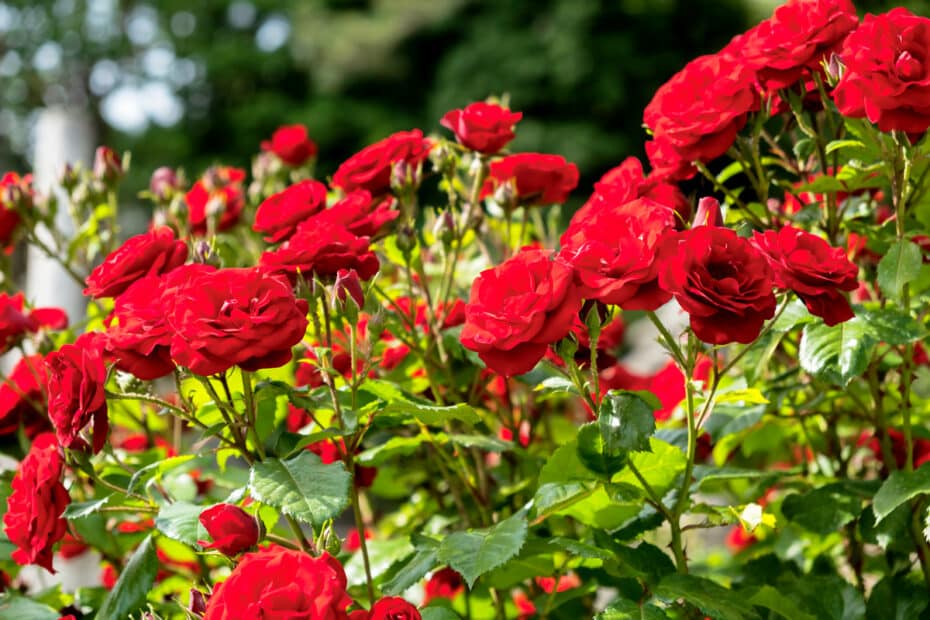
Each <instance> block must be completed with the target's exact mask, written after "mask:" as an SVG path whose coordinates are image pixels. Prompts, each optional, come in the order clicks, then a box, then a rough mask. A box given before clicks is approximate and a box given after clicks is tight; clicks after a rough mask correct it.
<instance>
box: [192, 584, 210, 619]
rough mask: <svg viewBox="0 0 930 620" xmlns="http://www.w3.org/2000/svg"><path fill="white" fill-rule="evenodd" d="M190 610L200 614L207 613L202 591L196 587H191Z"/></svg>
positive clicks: (205, 600)
mask: <svg viewBox="0 0 930 620" xmlns="http://www.w3.org/2000/svg"><path fill="white" fill-rule="evenodd" d="M190 610H191V612H192V613H195V614H197V615H198V616H202V615H204V614H205V613H207V599H206V598H205V597H204V595H203V592H201V591H200V590H198V589H197V588H191V606H190Z"/></svg>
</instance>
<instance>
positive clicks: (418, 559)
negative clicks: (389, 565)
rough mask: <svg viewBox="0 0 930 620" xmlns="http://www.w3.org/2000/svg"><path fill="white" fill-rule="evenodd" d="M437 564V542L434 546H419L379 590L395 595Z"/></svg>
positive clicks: (422, 576) (417, 580)
mask: <svg viewBox="0 0 930 620" xmlns="http://www.w3.org/2000/svg"><path fill="white" fill-rule="evenodd" d="M427 540H428V539H427ZM438 564H439V544H438V543H436V544H435V546H432V545H431V546H428V547H423V548H419V549H417V551H416V553H415V554H414V555H413V557H412V558H410V560H409V561H408V562H407V563H406V564H404V566H403V567H402V568H401V569H400V570H399V571H397V572H396V573H395V574H394V576H393V577H392V578H391V579H390V580H388V581H387V582H386V583H385V584H384V585H383V586H381V591H382V592H384V593H385V594H387V595H389V596H397V595H399V594H401V593H403V592H404V591H405V590H407V588H409V587H411V586H413V585H415V584H416V583H418V582H419V581H420V580H421V579H423V578H424V577H425V576H426V574H427V573H428V572H429V571H431V570H433V569H434V568H436V566H437V565H438Z"/></svg>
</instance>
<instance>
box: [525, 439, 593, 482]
mask: <svg viewBox="0 0 930 620" xmlns="http://www.w3.org/2000/svg"><path fill="white" fill-rule="evenodd" d="M595 479H596V476H595V475H594V474H593V473H591V470H589V469H588V468H587V467H585V465H584V463H582V462H581V459H580V458H579V457H578V442H577V441H570V442H568V443H567V444H565V445H564V446H559V447H558V448H556V450H555V452H553V453H552V454H551V455H550V456H549V458H548V460H546V464H545V465H543V467H542V469H541V470H540V472H539V485H540V486H542V485H544V484H547V483H549V482H573V481H579V480H595Z"/></svg>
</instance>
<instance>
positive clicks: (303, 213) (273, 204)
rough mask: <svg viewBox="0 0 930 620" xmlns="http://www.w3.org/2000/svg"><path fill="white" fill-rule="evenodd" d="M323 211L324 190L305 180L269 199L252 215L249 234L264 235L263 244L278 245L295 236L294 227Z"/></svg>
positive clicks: (323, 186) (322, 186) (295, 228)
mask: <svg viewBox="0 0 930 620" xmlns="http://www.w3.org/2000/svg"><path fill="white" fill-rule="evenodd" d="M325 208H326V186H325V185H323V184H322V183H320V182H319V181H313V180H306V181H301V182H299V183H295V184H294V185H291V186H290V187H288V188H287V189H285V190H284V191H282V192H278V193H277V194H274V195H272V196H269V197H268V198H266V199H265V201H264V202H263V203H262V204H260V205H259V207H258V211H256V212H255V224H253V225H252V230H254V231H256V232H260V233H265V235H266V236H265V241H267V242H268V243H278V242H279V241H284V240H285V239H287V238H288V237H290V236H291V235H293V234H294V231H296V230H297V225H298V224H300V223H301V222H303V221H304V220H306V219H308V218H309V217H310V216H312V215H316V214H317V213H319V212H320V211H322V210H323V209H325Z"/></svg>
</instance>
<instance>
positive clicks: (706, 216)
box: [694, 196, 723, 227]
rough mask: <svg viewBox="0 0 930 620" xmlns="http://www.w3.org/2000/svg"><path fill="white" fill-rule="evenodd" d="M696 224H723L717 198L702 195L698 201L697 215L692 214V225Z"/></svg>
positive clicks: (695, 225)
mask: <svg viewBox="0 0 930 620" xmlns="http://www.w3.org/2000/svg"><path fill="white" fill-rule="evenodd" d="M697 226H723V215H722V214H721V213H720V201H719V200H717V199H716V198H714V197H713V196H704V197H703V198H701V199H700V200H699V201H698V208H697V215H695V216H694V227H697Z"/></svg>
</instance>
